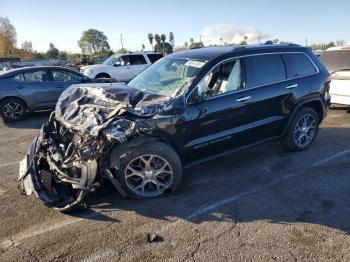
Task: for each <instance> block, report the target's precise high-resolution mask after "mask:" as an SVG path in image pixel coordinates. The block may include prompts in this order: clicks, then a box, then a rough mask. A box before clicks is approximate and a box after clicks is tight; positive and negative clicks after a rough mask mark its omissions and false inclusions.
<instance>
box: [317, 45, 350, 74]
mask: <svg viewBox="0 0 350 262" xmlns="http://www.w3.org/2000/svg"><path fill="white" fill-rule="evenodd" d="M320 60H321V62H322V63H323V64H324V65H325V66H326V67H327V69H328V70H329V71H331V72H334V71H339V70H344V69H350V50H334V51H326V52H324V53H323V54H322V55H321V57H320Z"/></svg>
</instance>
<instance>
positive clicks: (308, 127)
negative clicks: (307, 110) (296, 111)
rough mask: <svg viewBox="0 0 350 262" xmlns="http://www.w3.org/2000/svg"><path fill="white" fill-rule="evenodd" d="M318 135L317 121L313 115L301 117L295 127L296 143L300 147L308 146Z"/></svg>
mask: <svg viewBox="0 0 350 262" xmlns="http://www.w3.org/2000/svg"><path fill="white" fill-rule="evenodd" d="M315 134H316V119H315V117H314V116H313V115H312V114H305V115H303V116H301V117H300V118H299V120H298V122H297V124H296V125H295V129H294V142H295V144H296V145H297V146H299V147H306V146H308V145H309V144H310V143H311V142H312V140H313V138H314V137H315Z"/></svg>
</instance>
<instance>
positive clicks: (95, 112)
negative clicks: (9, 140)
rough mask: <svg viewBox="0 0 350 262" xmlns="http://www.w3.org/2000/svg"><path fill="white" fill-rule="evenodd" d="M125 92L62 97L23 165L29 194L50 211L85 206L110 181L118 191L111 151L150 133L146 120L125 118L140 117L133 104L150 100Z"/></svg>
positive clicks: (83, 90) (73, 91) (77, 91)
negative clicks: (90, 195)
mask: <svg viewBox="0 0 350 262" xmlns="http://www.w3.org/2000/svg"><path fill="white" fill-rule="evenodd" d="M125 90H126V89H125V88H124V89H123V88H118V87H117V88H112V89H111V90H110V92H107V91H105V90H104V89H102V88H96V87H94V88H91V87H82V86H76V87H72V88H70V89H68V90H66V91H65V92H64V93H63V94H62V96H61V97H60V99H59V101H58V103H57V106H56V110H55V112H53V113H52V114H51V115H50V118H49V120H48V122H47V123H46V124H44V125H43V126H42V128H41V130H40V134H39V136H38V137H37V138H35V139H34V140H33V142H32V144H31V146H30V149H29V151H28V153H27V155H26V156H25V158H24V159H23V160H22V162H21V164H20V174H19V181H20V186H19V187H20V189H21V191H22V193H23V194H26V195H30V194H32V193H35V194H36V195H37V196H38V198H39V199H41V200H42V201H43V202H44V203H45V204H46V205H47V206H49V207H53V208H55V209H58V210H60V211H67V210H70V209H72V208H73V207H77V206H79V205H82V200H83V198H84V196H85V195H86V194H87V193H88V192H89V191H92V190H94V189H95V188H96V187H98V186H99V185H100V184H101V182H102V180H103V179H104V178H108V179H109V180H111V182H112V183H113V185H114V186H115V187H118V185H117V184H118V182H117V181H116V180H115V179H114V178H113V176H112V175H111V173H110V171H109V169H108V164H109V152H110V151H111V150H112V148H113V147H114V146H116V145H117V144H121V143H124V142H126V141H127V139H128V138H129V137H130V136H132V135H137V134H139V133H141V132H147V126H145V125H144V124H142V121H138V120H137V119H134V120H130V119H128V118H127V117H125V115H128V114H129V115H130V114H132V115H135V114H136V111H135V107H132V106H131V104H132V103H133V101H134V100H135V99H137V100H138V101H141V100H143V99H144V98H145V97H146V96H145V95H140V94H135V92H134V91H135V90H134V91H133V90H131V89H130V90H128V91H125ZM123 92H124V93H123ZM132 92H134V93H132ZM136 104H137V103H136ZM136 104H135V103H134V105H136ZM157 105H159V103H157ZM158 107H159V106H158ZM153 111H154V110H153ZM130 112H131V113H130ZM149 112H150V111H146V112H144V111H142V112H141V113H140V114H142V115H143V116H144V115H147V113H149ZM154 112H155V111H154ZM117 189H118V188H117Z"/></svg>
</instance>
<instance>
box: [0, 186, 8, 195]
mask: <svg viewBox="0 0 350 262" xmlns="http://www.w3.org/2000/svg"><path fill="white" fill-rule="evenodd" d="M6 192H7V189H5V188H3V187H1V186H0V196H2V195H4V194H5V193H6Z"/></svg>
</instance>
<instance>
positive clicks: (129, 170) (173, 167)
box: [116, 141, 182, 198]
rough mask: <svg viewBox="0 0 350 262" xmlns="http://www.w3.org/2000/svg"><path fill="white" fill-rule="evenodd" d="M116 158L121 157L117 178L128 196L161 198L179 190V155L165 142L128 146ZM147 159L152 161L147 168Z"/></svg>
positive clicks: (180, 168)
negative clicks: (165, 194)
mask: <svg viewBox="0 0 350 262" xmlns="http://www.w3.org/2000/svg"><path fill="white" fill-rule="evenodd" d="M120 156H122V157H120ZM117 157H118V158H119V157H120V160H119V168H118V169H116V177H117V179H118V180H119V182H120V183H121V185H122V186H123V188H124V190H125V192H126V193H127V194H128V196H129V197H133V198H154V197H158V196H161V195H163V194H164V193H170V192H174V191H176V189H177V188H178V187H179V185H180V183H181V179H182V166H181V161H180V158H179V156H178V155H177V153H176V152H175V151H174V149H173V148H171V147H170V146H169V145H167V144H165V143H162V142H158V141H152V142H145V143H143V144H142V145H141V146H138V147H130V148H128V147H127V149H126V150H124V152H121V154H119V156H117ZM142 159H143V160H142ZM145 161H146V162H147V161H150V167H149V168H147V167H146V162H145ZM162 168H163V169H162ZM162 170H163V172H162ZM133 171H135V172H133ZM136 174H137V175H136ZM142 183H144V184H143V185H144V186H142ZM156 184H158V185H159V188H158V187H157V186H156ZM160 184H162V185H160ZM142 188H143V190H142ZM142 191H143V192H142Z"/></svg>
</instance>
